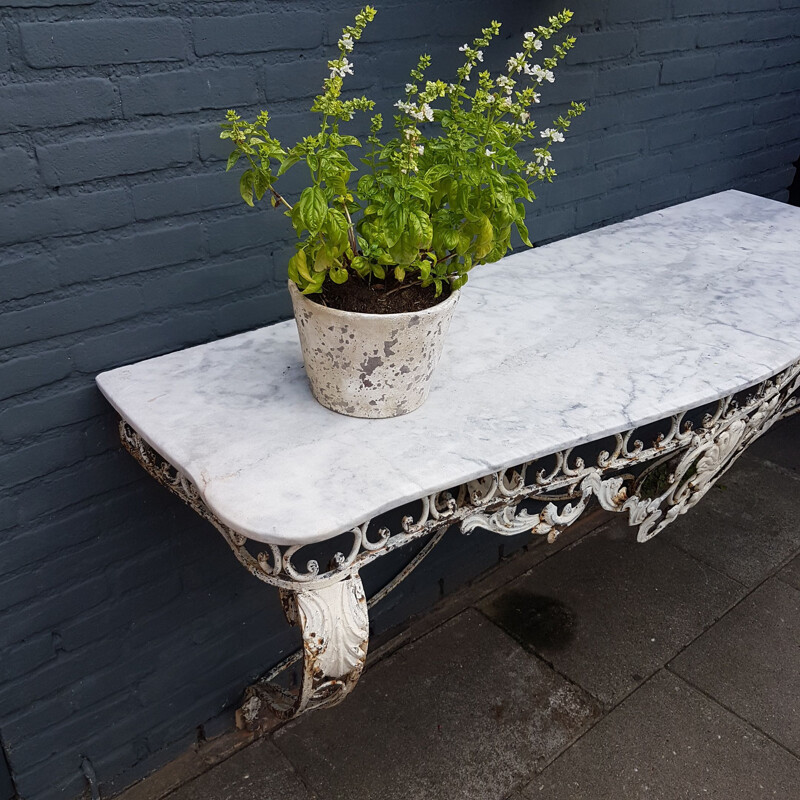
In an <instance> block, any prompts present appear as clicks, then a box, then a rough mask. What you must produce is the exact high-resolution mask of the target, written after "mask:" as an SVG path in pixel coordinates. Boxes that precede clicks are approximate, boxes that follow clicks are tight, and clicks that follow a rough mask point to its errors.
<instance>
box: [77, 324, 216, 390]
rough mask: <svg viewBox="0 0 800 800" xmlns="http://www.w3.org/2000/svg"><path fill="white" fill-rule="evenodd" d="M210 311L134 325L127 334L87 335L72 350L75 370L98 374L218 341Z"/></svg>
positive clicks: (124, 332)
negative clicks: (105, 370) (184, 348)
mask: <svg viewBox="0 0 800 800" xmlns="http://www.w3.org/2000/svg"><path fill="white" fill-rule="evenodd" d="M211 318H212V314H211V312H210V311H197V310H192V311H189V312H185V313H176V312H173V313H171V314H170V316H169V319H167V320H163V319H161V320H157V321H154V320H147V321H142V322H140V323H139V324H135V321H132V322H130V323H129V324H128V325H127V326H126V329H125V330H119V331H114V332H113V333H103V334H101V335H99V336H90V335H86V336H84V337H82V338H81V341H80V343H79V344H76V345H74V346H73V347H72V348H70V356H71V357H72V358H73V359H74V362H75V366H76V367H77V368H78V369H80V370H81V371H83V372H87V373H89V374H96V373H98V372H100V371H101V370H104V369H112V368H114V367H119V366H121V365H123V364H130V363H133V362H135V361H140V360H141V359H143V358H152V357H153V356H157V355H161V354H163V353H169V352H171V351H172V350H180V349H181V348H183V347H189V346H191V345H193V344H200V343H201V342H207V341H209V340H210V339H213V338H214V328H213V324H212V321H211Z"/></svg>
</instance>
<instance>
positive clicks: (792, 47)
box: [764, 41, 800, 69]
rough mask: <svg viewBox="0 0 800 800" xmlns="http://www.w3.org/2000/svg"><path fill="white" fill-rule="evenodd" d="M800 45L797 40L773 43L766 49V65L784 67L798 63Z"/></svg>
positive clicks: (768, 66)
mask: <svg viewBox="0 0 800 800" xmlns="http://www.w3.org/2000/svg"><path fill="white" fill-rule="evenodd" d="M798 50H800V45H798V44H797V42H796V41H791V42H786V43H785V44H784V43H779V44H773V45H771V46H769V47H767V48H766V49H765V50H764V67H765V68H767V69H769V68H770V67H783V66H788V65H790V64H796V63H797V61H798V59H800V55H798Z"/></svg>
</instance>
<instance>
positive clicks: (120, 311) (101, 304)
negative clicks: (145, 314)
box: [0, 284, 144, 346]
mask: <svg viewBox="0 0 800 800" xmlns="http://www.w3.org/2000/svg"><path fill="white" fill-rule="evenodd" d="M143 310H144V306H143V304H142V298H141V294H140V292H139V288H138V287H137V286H135V285H124V284H123V285H118V286H110V287H103V288H101V289H95V290H94V291H85V292H81V293H79V294H76V295H73V296H72V297H65V298H63V299H59V300H47V301H45V302H43V303H39V304H37V305H34V306H30V307H29V308H23V309H20V310H18V311H7V312H6V313H5V314H3V315H2V317H0V339H2V340H3V341H4V342H5V344H6V345H7V346H13V345H15V344H24V343H26V342H37V341H41V340H42V339H48V338H52V337H55V336H63V335H64V334H67V333H75V332H77V331H85V330H88V329H90V328H95V327H99V326H101V325H108V324H109V323H111V322H118V321H120V320H123V319H128V318H129V317H132V316H135V315H136V314H139V313H140V312H141V311H143Z"/></svg>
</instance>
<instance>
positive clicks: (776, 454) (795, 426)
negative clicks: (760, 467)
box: [748, 414, 800, 473]
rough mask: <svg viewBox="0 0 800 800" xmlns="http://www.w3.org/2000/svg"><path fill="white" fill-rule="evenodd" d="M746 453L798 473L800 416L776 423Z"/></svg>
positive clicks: (799, 463) (799, 461) (799, 468)
mask: <svg viewBox="0 0 800 800" xmlns="http://www.w3.org/2000/svg"><path fill="white" fill-rule="evenodd" d="M748 452H749V453H751V454H752V455H754V456H756V457H758V458H765V459H767V460H768V461H772V462H773V463H775V464H780V465H781V466H782V467H786V469H790V470H792V471H794V472H797V473H800V414H794V415H793V416H791V417H789V418H788V419H783V420H781V421H780V422H776V423H775V425H773V426H772V428H770V429H769V431H768V432H767V433H765V434H764V435H763V436H762V437H761V438H760V439H758V441H755V442H753V444H751V445H750V447H749V448H748Z"/></svg>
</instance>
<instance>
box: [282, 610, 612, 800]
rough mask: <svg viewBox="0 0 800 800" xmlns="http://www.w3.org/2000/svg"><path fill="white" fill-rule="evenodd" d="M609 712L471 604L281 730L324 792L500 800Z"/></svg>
mask: <svg viewBox="0 0 800 800" xmlns="http://www.w3.org/2000/svg"><path fill="white" fill-rule="evenodd" d="M598 716H599V709H598V707H597V705H596V703H594V701H593V700H592V699H591V698H590V697H589V696H588V695H587V694H586V693H584V692H583V691H581V690H580V689H579V688H578V687H576V686H574V685H572V684H570V683H569V682H568V681H566V680H565V679H564V678H562V677H561V676H560V675H558V674H557V673H555V672H554V671H553V670H552V669H550V668H549V667H548V666H547V665H546V664H544V663H543V662H542V661H540V660H539V659H537V658H536V657H535V656H532V655H531V654H530V653H527V652H525V651H524V650H523V649H522V648H521V647H519V646H518V645H517V644H516V643H515V642H514V641H513V640H512V639H511V638H509V637H508V636H506V634H504V633H503V632H502V631H501V630H499V629H498V628H497V627H496V626H495V625H493V624H492V623H491V622H489V621H488V620H487V619H486V618H485V617H483V616H482V615H481V614H479V613H478V612H477V611H474V610H468V611H465V612H464V613H462V614H460V615H459V616H458V617H456V618H455V619H453V620H451V621H450V622H448V623H446V624H445V625H443V626H442V627H440V628H438V629H437V630H435V631H433V632H432V633H430V634H428V635H427V636H425V637H423V638H421V639H419V640H417V641H415V642H414V643H412V644H409V645H408V646H406V647H404V648H403V649H402V650H400V651H399V652H397V653H396V654H394V655H393V656H391V657H390V658H388V659H387V660H386V661H383V662H381V663H379V664H377V665H375V666H374V667H372V668H371V669H369V670H367V672H366V674H365V675H364V677H363V678H362V679H361V682H360V684H359V686H358V689H357V691H355V692H354V693H353V695H352V696H351V697H349V698H348V699H347V701H346V702H345V703H343V704H342V705H340V706H337V707H335V708H333V709H330V710H328V711H325V712H317V713H312V714H309V715H307V716H305V717H301V718H300V719H298V720H297V721H295V722H293V723H290V724H289V725H287V726H285V727H284V728H282V729H280V730H278V731H276V733H275V734H274V741H275V743H276V744H277V746H278V747H279V748H280V749H281V751H282V752H283V753H284V754H285V755H286V757H287V758H288V759H289V761H290V762H291V763H292V764H293V766H294V767H295V769H296V770H297V771H298V772H299V773H300V774H301V775H302V776H303V778H304V780H305V782H306V784H307V785H308V786H310V787H311V788H312V790H314V791H316V792H317V793H318V794H319V796H320V797H321V798H324V800H337V799H338V798H347V799H348V800H352V798H354V797H357V798H358V799H359V800H372V799H374V800H408V799H409V798H414V800H424V799H425V798H435V799H436V800H471V799H472V798H475V800H478V798H480V800H487V798H492V799H494V798H496V800H501V798H503V797H505V796H506V795H507V794H508V793H509V792H510V791H511V790H512V789H513V788H514V786H515V785H517V784H519V783H520V782H522V781H523V780H527V779H529V778H530V777H531V776H533V774H534V773H535V771H536V770H537V768H541V767H542V766H544V765H545V764H546V763H547V762H548V761H549V760H551V759H552V758H553V757H555V756H556V755H557V754H558V753H559V752H560V751H561V750H562V749H563V748H564V747H566V746H567V745H569V744H570V743H571V742H572V741H574V740H575V739H576V738H577V737H578V736H579V735H580V733H582V732H583V731H585V730H586V729H587V728H588V727H589V726H590V725H591V724H592V723H593V722H594V721H595V720H596V719H597V718H598Z"/></svg>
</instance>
